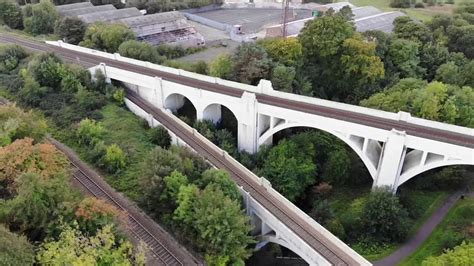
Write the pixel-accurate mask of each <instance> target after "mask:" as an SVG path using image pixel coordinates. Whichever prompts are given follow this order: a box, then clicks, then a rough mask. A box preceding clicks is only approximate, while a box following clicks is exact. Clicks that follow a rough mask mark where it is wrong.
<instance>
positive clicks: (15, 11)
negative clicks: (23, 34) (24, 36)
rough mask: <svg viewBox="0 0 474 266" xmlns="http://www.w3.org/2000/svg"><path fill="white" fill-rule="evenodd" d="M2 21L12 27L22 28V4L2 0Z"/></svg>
mask: <svg viewBox="0 0 474 266" xmlns="http://www.w3.org/2000/svg"><path fill="white" fill-rule="evenodd" d="M1 21H3V23H5V24H6V25H7V26H8V27H10V28H12V29H22V28H23V17H22V15H21V8H20V6H19V5H18V4H16V3H14V2H12V1H10V0H1V1H0V22H1Z"/></svg>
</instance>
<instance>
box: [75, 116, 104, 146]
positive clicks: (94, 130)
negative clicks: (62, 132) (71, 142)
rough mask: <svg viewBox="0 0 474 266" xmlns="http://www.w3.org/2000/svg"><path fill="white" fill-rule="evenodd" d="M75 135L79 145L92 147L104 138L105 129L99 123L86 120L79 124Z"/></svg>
mask: <svg viewBox="0 0 474 266" xmlns="http://www.w3.org/2000/svg"><path fill="white" fill-rule="evenodd" d="M76 134H77V139H78V142H79V144H83V145H88V146H94V145H95V144H96V143H98V142H99V141H100V140H101V139H102V137H103V136H104V134H105V129H104V128H103V127H102V125H101V124H100V123H97V122H96V121H94V120H91V119H88V118H86V119H83V120H82V121H81V122H80V123H79V125H78V127H77V133H76Z"/></svg>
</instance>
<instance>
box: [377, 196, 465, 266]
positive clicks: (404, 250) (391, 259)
mask: <svg viewBox="0 0 474 266" xmlns="http://www.w3.org/2000/svg"><path fill="white" fill-rule="evenodd" d="M461 195H462V192H455V193H453V194H452V195H451V196H449V198H448V199H447V200H446V201H445V202H444V204H443V206H441V207H440V208H439V209H437V210H436V211H435V212H434V213H433V214H432V215H431V217H430V218H429V219H428V221H426V222H425V223H424V224H423V225H422V226H421V228H420V229H419V231H418V233H416V235H415V236H413V237H412V238H411V239H410V240H408V242H406V243H405V244H403V246H401V247H400V248H399V249H397V250H396V251H395V252H393V253H392V254H391V255H390V256H388V257H385V258H383V259H381V260H379V261H376V262H374V265H375V266H392V265H397V264H398V263H400V262H401V261H402V260H404V259H405V258H406V257H408V256H410V255H411V254H412V253H413V252H415V251H416V250H417V249H418V248H419V247H420V246H421V244H423V242H424V241H425V240H426V239H427V238H428V237H429V236H430V235H431V232H433V230H434V229H435V228H436V226H437V225H438V224H439V223H440V222H441V221H442V220H443V219H444V217H445V216H446V214H448V212H449V210H450V209H451V208H452V207H453V206H454V204H455V203H456V201H457V200H458V199H459V197H460V196H461Z"/></svg>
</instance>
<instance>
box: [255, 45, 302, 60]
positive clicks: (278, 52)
mask: <svg viewBox="0 0 474 266" xmlns="http://www.w3.org/2000/svg"><path fill="white" fill-rule="evenodd" d="M258 43H259V44H260V45H261V46H263V48H264V49H265V51H266V52H267V54H268V56H269V57H270V58H271V59H272V60H273V61H274V62H277V63H279V64H283V65H285V66H296V65H298V64H299V63H300V61H301V59H302V47H301V44H300V42H299V41H298V39H297V38H276V39H264V40H262V41H259V42H258Z"/></svg>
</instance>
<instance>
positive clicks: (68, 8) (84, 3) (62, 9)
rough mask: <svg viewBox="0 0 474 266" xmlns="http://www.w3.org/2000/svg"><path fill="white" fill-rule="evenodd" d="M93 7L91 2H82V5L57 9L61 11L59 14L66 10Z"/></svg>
mask: <svg viewBox="0 0 474 266" xmlns="http://www.w3.org/2000/svg"><path fill="white" fill-rule="evenodd" d="M91 6H93V5H92V4H91V2H82V3H75V4H69V5H60V6H56V9H57V10H58V11H59V13H61V12H63V11H66V10H72V9H78V8H85V7H91Z"/></svg>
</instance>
